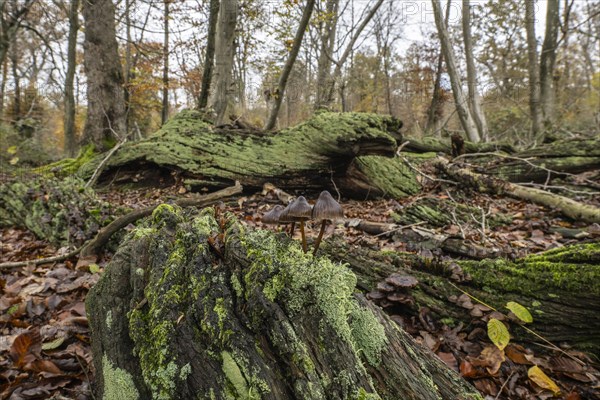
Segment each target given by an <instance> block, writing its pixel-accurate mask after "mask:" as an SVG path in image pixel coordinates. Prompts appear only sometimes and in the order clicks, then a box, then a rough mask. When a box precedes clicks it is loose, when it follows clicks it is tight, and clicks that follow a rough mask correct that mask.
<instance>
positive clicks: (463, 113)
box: [431, 0, 481, 143]
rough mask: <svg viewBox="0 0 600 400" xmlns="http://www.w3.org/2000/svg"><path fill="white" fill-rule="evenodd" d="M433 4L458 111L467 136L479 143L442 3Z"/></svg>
mask: <svg viewBox="0 0 600 400" xmlns="http://www.w3.org/2000/svg"><path fill="white" fill-rule="evenodd" d="M431 4H432V5H433V13H434V17H435V25H436V27H437V31H438V35H439V37H440V42H441V45H442V52H443V53H444V59H445V60H446V67H447V69H448V75H449V76H450V84H451V85H452V94H453V95H454V102H455V103H456V111H457V113H458V117H459V119H460V122H461V125H462V127H463V129H464V130H465V133H466V134H467V137H468V138H469V140H470V141H472V142H475V143H477V142H479V141H480V140H481V137H480V136H479V132H478V131H477V127H476V126H475V122H474V121H473V117H472V115H471V112H470V111H469V102H468V99H467V98H466V97H465V95H464V93H463V90H462V88H461V82H460V76H459V72H458V68H457V65H456V58H455V56H454V50H453V49H452V44H451V43H450V37H449V36H448V30H447V29H446V24H445V23H444V16H443V15H442V9H441V8H440V4H439V3H438V2H437V0H432V1H431Z"/></svg>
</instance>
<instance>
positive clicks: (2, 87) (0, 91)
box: [0, 60, 8, 118]
mask: <svg viewBox="0 0 600 400" xmlns="http://www.w3.org/2000/svg"><path fill="white" fill-rule="evenodd" d="M7 74H8V63H7V62H6V60H4V62H3V63H2V82H0V118H2V117H4V96H5V94H6V78H7Z"/></svg>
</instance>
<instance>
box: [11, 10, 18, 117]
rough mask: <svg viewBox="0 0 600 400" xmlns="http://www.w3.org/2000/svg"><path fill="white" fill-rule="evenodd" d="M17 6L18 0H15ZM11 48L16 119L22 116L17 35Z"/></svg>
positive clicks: (13, 38)
mask: <svg viewBox="0 0 600 400" xmlns="http://www.w3.org/2000/svg"><path fill="white" fill-rule="evenodd" d="M14 3H15V7H16V1H14ZM11 42H12V43H11V49H10V62H11V67H12V75H13V84H14V85H15V93H14V99H13V110H12V112H13V114H14V119H15V121H18V120H19V119H20V118H21V82H20V76H19V68H18V66H19V50H18V48H17V35H16V34H15V35H14V36H13V37H12V41H11Z"/></svg>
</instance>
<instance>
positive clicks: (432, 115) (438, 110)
mask: <svg viewBox="0 0 600 400" xmlns="http://www.w3.org/2000/svg"><path fill="white" fill-rule="evenodd" d="M451 5H452V1H451V0H447V1H446V15H445V16H444V22H445V24H446V26H448V20H449V19H450V6H451ZM443 67H444V53H442V50H441V49H440V52H439V55H438V59H437V68H436V70H435V81H434V83H433V94H432V96H431V103H430V104H429V109H428V110H427V125H426V126H425V131H426V132H429V133H436V134H439V133H441V117H442V112H443V106H444V95H443V92H442V90H443V89H442V72H443Z"/></svg>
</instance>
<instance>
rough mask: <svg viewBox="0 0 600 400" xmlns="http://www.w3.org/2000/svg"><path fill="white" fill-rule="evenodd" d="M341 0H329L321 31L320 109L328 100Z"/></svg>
mask: <svg viewBox="0 0 600 400" xmlns="http://www.w3.org/2000/svg"><path fill="white" fill-rule="evenodd" d="M339 4H340V1H339V0H327V5H326V10H325V12H326V13H327V20H326V21H325V23H324V26H323V27H322V32H321V35H320V36H321V37H320V39H321V51H320V53H319V60H318V67H317V68H318V70H317V98H316V101H315V109H316V110H318V109H319V108H321V106H322V105H323V104H324V103H325V102H326V88H327V87H328V86H329V84H330V82H329V81H330V80H331V61H332V60H333V51H334V45H335V33H336V29H337V22H338V8H339Z"/></svg>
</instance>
